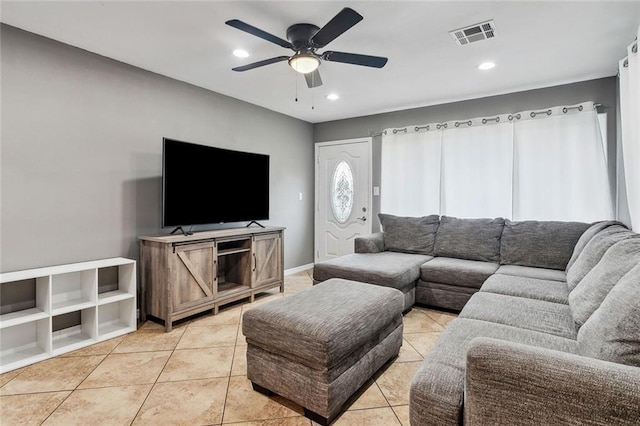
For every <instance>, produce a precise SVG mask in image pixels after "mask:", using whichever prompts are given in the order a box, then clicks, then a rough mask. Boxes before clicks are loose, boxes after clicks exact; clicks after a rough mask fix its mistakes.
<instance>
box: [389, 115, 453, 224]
mask: <svg viewBox="0 0 640 426" xmlns="http://www.w3.org/2000/svg"><path fill="white" fill-rule="evenodd" d="M425 128H426V126H424V127H422V128H419V132H416V131H415V128H407V129H406V130H402V131H400V132H398V131H397V130H396V132H394V131H393V130H391V129H390V130H387V131H386V134H385V133H383V134H382V154H381V176H380V187H381V188H380V189H381V196H380V211H381V212H383V213H389V214H395V215H399V216H402V215H404V216H426V215H430V214H439V212H440V140H441V138H442V131H440V130H431V129H436V126H435V125H433V126H429V129H430V130H425Z"/></svg>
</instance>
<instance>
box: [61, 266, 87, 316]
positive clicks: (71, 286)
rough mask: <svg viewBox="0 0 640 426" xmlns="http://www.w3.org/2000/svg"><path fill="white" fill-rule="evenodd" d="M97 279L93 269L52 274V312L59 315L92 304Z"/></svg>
mask: <svg viewBox="0 0 640 426" xmlns="http://www.w3.org/2000/svg"><path fill="white" fill-rule="evenodd" d="M97 281H98V274H97V271H96V270H95V269H89V270H85V271H79V272H69V273H66V274H60V275H54V276H53V277H52V281H51V304H52V305H51V306H52V314H53V315H61V314H64V313H67V312H71V311H77V310H81V309H85V308H88V307H90V306H92V305H94V304H95V302H96V294H97V291H96V286H97Z"/></svg>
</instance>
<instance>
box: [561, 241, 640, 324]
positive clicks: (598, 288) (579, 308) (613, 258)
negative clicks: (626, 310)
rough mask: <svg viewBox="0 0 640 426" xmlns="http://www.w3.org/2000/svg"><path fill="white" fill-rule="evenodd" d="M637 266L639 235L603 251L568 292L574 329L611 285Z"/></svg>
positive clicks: (587, 315)
mask: <svg viewBox="0 0 640 426" xmlns="http://www.w3.org/2000/svg"><path fill="white" fill-rule="evenodd" d="M638 264H640V235H637V236H636V237H634V238H627V239H626V240H622V241H619V242H617V243H615V244H614V245H612V246H611V248H609V250H607V252H606V253H605V254H604V256H602V259H600V262H598V264H597V265H596V266H594V267H593V269H592V270H591V271H589V273H587V275H585V277H584V278H583V279H582V280H581V281H580V282H579V283H578V285H577V286H576V288H574V289H573V290H572V291H571V292H570V293H569V307H570V308H571V314H572V315H573V319H574V321H575V322H576V325H577V326H578V327H581V326H582V325H583V324H584V323H585V322H586V321H587V320H588V319H589V317H590V316H591V315H592V314H593V312H595V310H596V309H598V307H599V306H600V305H601V304H602V301H603V300H604V299H605V298H606V297H607V295H608V294H609V292H610V291H611V289H612V288H613V286H614V285H615V284H616V283H617V282H618V281H620V279H621V278H622V277H623V276H625V275H626V274H627V273H628V272H629V271H630V270H631V269H633V267H634V266H636V265H638ZM639 332H640V331H639Z"/></svg>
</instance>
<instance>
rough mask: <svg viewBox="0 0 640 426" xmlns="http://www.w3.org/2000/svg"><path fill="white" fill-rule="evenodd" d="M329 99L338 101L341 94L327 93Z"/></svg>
mask: <svg viewBox="0 0 640 426" xmlns="http://www.w3.org/2000/svg"><path fill="white" fill-rule="evenodd" d="M327 99H329V100H330V101H337V100H338V99H340V96H338V95H337V94H336V93H329V94H328V95H327Z"/></svg>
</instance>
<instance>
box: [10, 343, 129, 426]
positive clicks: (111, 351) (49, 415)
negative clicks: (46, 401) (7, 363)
mask: <svg viewBox="0 0 640 426" xmlns="http://www.w3.org/2000/svg"><path fill="white" fill-rule="evenodd" d="M122 340H124V339H122ZM120 343H122V341H120ZM120 343H118V344H117V345H115V346H114V347H113V348H111V350H110V351H109V352H107V353H106V354H104V358H102V360H101V361H100V362H99V363H97V364H96V366H95V367H93V369H92V370H91V371H90V372H89V373H87V375H86V376H85V377H84V379H82V380H81V381H80V383H78V384H77V385H76V387H75V388H73V389H72V390H71V391H70V392H69V395H67V396H66V397H64V399H62V401H60V404H58V405H56V408H54V409H53V410H51V412H50V413H49V414H48V415H47V417H45V418H44V420H42V422H41V423H40V424H41V425H42V424H44V423H45V422H46V421H47V420H48V419H49V417H51V416H52V415H53V413H55V412H56V411H57V410H58V408H60V406H61V405H62V404H63V403H64V402H65V401H66V400H67V399H69V397H71V395H73V393H74V392H75V391H77V390H78V387H79V386H80V385H81V384H82V383H84V381H85V380H87V377H89V376H90V375H91V373H93V372H94V371H96V369H97V368H98V367H99V366H100V364H102V363H103V362H104V360H105V359H107V357H108V356H109V355H111V354H112V353H113V351H114V350H115V349H116V348H117V347H118V346H120ZM88 356H96V355H88ZM56 358H57V357H56ZM76 358H77V357H76ZM20 374H22V373H20ZM20 374H18V376H20ZM18 376H16V377H18ZM14 378H15V377H14ZM42 393H44V392H42Z"/></svg>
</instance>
